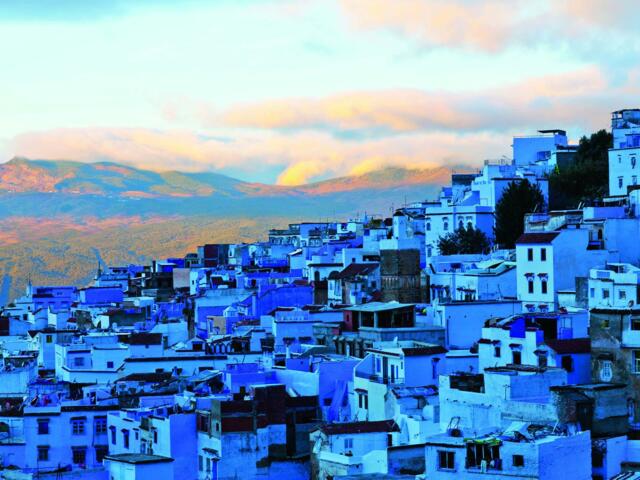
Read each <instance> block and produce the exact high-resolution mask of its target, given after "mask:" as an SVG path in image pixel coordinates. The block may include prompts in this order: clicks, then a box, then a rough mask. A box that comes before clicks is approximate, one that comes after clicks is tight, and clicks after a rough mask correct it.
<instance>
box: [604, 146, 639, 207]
mask: <svg viewBox="0 0 640 480" xmlns="http://www.w3.org/2000/svg"><path fill="white" fill-rule="evenodd" d="M639 159H640V147H635V148H612V149H610V150H609V195H610V196H618V195H627V188H628V187H632V186H635V185H638V176H639V175H640V173H639V172H640V164H638V160H639Z"/></svg>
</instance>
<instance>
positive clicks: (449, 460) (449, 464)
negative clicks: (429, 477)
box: [438, 450, 456, 470]
mask: <svg viewBox="0 0 640 480" xmlns="http://www.w3.org/2000/svg"><path fill="white" fill-rule="evenodd" d="M455 458H456V453H455V452H447V451H446V450H438V469H439V470H454V469H455V468H456V464H455Z"/></svg>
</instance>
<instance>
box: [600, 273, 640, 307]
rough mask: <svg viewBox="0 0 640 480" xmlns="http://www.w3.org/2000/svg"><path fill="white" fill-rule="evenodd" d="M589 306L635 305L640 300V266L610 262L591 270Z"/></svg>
mask: <svg viewBox="0 0 640 480" xmlns="http://www.w3.org/2000/svg"><path fill="white" fill-rule="evenodd" d="M588 289H589V290H588V291H589V296H588V305H589V308H590V309H591V308H619V309H625V308H629V307H633V306H634V305H636V304H637V303H638V301H639V300H640V268H638V267H636V266H634V265H630V264H628V263H608V264H607V265H605V266H604V267H601V268H592V269H591V270H590V271H589V283H588Z"/></svg>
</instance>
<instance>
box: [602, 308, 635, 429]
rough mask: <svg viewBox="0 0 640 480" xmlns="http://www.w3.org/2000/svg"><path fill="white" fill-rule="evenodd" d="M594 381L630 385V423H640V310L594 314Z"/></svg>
mask: <svg viewBox="0 0 640 480" xmlns="http://www.w3.org/2000/svg"><path fill="white" fill-rule="evenodd" d="M590 317H591V322H590V335H591V349H592V364H591V371H592V381H594V382H604V383H620V384H624V385H627V388H626V392H627V397H628V409H629V421H630V423H631V424H638V423H639V422H640V376H639V374H640V308H639V307H638V306H637V305H634V306H633V307H628V308H594V309H592V310H591V311H590Z"/></svg>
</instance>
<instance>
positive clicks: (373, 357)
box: [351, 341, 447, 421]
mask: <svg viewBox="0 0 640 480" xmlns="http://www.w3.org/2000/svg"><path fill="white" fill-rule="evenodd" d="M446 352H447V350H446V349H445V348H443V347H441V346H439V345H430V344H426V343H422V342H415V341H402V342H399V341H398V342H379V343H375V344H374V347H373V348H370V349H367V355H366V356H365V357H364V359H362V361H361V362H360V363H359V364H358V365H357V366H356V368H355V370H354V378H353V394H352V395H351V402H352V403H353V408H352V411H353V412H354V419H356V420H359V421H364V420H367V421H378V420H389V419H392V418H393V416H394V413H395V412H394V410H393V408H392V405H391V404H390V403H388V401H389V400H390V392H391V389H392V388H393V387H407V388H410V387H430V386H434V385H437V384H438V378H439V375H440V373H444V372H446V366H445V365H444V364H445V361H444V360H445V354H446Z"/></svg>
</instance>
